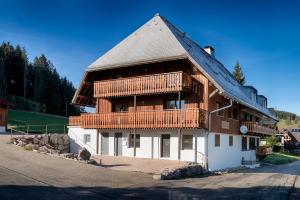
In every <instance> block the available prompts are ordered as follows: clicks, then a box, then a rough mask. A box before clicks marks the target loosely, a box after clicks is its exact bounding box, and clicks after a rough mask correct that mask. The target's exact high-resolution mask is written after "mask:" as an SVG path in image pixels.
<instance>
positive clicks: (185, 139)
mask: <svg viewBox="0 0 300 200" xmlns="http://www.w3.org/2000/svg"><path fill="white" fill-rule="evenodd" d="M185 149H193V135H182V150H185Z"/></svg>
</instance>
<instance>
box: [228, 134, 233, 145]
mask: <svg viewBox="0 0 300 200" xmlns="http://www.w3.org/2000/svg"><path fill="white" fill-rule="evenodd" d="M229 146H233V136H232V135H229Z"/></svg>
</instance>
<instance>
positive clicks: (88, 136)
mask: <svg viewBox="0 0 300 200" xmlns="http://www.w3.org/2000/svg"><path fill="white" fill-rule="evenodd" d="M83 143H84V144H87V143H91V134H84V135H83Z"/></svg>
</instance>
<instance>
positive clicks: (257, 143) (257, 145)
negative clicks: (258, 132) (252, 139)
mask: <svg viewBox="0 0 300 200" xmlns="http://www.w3.org/2000/svg"><path fill="white" fill-rule="evenodd" d="M256 147H259V138H256Z"/></svg>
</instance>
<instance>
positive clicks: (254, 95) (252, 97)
mask: <svg viewBox="0 0 300 200" xmlns="http://www.w3.org/2000/svg"><path fill="white" fill-rule="evenodd" d="M251 99H252V100H253V101H256V94H255V93H251Z"/></svg>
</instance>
